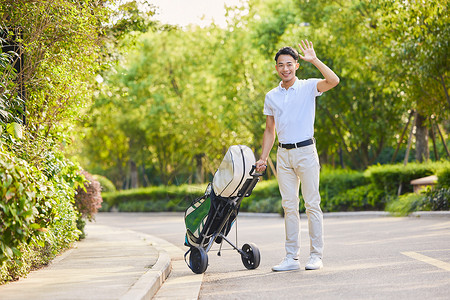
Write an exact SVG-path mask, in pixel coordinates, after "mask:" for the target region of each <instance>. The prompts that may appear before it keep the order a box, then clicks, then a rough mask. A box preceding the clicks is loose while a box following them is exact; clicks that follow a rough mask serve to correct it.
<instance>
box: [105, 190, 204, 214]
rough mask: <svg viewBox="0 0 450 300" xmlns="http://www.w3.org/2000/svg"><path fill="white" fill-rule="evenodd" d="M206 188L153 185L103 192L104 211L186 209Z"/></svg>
mask: <svg viewBox="0 0 450 300" xmlns="http://www.w3.org/2000/svg"><path fill="white" fill-rule="evenodd" d="M204 188H206V186H204V185H181V186H153V187H147V188H139V189H132V190H126V191H119V192H113V193H103V194H102V197H103V204H102V211H105V210H106V211H109V210H111V209H112V208H113V207H116V208H118V209H119V211H140V210H139V209H143V210H142V211H184V210H185V209H186V207H187V206H188V205H189V203H191V202H192V201H193V200H194V199H195V198H197V197H199V196H200V195H201V193H202V192H203V191H204ZM122 209H124V210H122Z"/></svg>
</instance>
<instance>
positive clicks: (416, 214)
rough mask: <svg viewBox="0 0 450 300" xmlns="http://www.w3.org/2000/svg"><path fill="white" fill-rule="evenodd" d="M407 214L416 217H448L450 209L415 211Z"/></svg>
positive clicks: (449, 216)
mask: <svg viewBox="0 0 450 300" xmlns="http://www.w3.org/2000/svg"><path fill="white" fill-rule="evenodd" d="M409 216H410V217H416V218H450V211H415V212H413V213H411V214H410V215H409Z"/></svg>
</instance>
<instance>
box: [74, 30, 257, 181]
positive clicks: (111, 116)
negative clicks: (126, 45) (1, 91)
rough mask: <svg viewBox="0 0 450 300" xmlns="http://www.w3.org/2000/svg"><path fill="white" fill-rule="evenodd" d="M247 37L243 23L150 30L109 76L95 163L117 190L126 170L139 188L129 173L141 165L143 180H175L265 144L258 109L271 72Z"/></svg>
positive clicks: (96, 130) (96, 116)
mask: <svg viewBox="0 0 450 300" xmlns="http://www.w3.org/2000/svg"><path fill="white" fill-rule="evenodd" d="M205 36H206V37H208V38H207V39H205ZM237 36H242V38H238V37H237ZM244 37H245V32H243V31H242V30H241V29H239V28H237V27H236V28H235V30H233V31H232V32H228V31H224V30H222V29H220V28H217V27H213V28H207V29H203V28H199V27H196V28H194V29H192V30H190V31H187V32H186V31H182V30H180V29H170V30H162V31H157V32H149V33H147V34H145V35H144V36H143V37H142V40H141V44H140V46H139V47H138V48H137V50H136V51H135V52H134V55H132V56H130V57H132V58H130V59H129V60H128V61H127V62H126V64H124V66H123V67H122V68H120V69H119V71H118V73H117V74H111V75H110V76H105V83H104V84H102V86H101V88H102V91H101V93H100V94H99V95H98V97H97V98H96V103H95V105H94V106H92V108H91V110H90V112H89V115H90V116H91V118H90V119H89V120H87V121H86V122H85V125H84V129H83V130H84V132H85V136H86V139H85V143H84V152H83V153H84V154H85V155H86V157H88V158H89V161H88V162H87V163H88V168H89V169H94V170H96V169H98V168H99V169H101V170H102V171H103V173H102V174H105V175H107V176H108V177H109V178H112V179H113V181H114V183H115V185H116V186H117V187H122V186H123V185H124V183H125V182H126V180H127V179H126V178H124V174H128V176H129V177H131V181H132V184H131V186H135V187H136V186H137V183H136V182H134V181H133V177H132V172H131V171H128V170H129V169H132V171H133V168H134V170H135V171H136V172H137V171H138V167H139V173H140V174H141V183H142V182H145V181H144V179H145V176H148V177H150V176H152V177H158V178H160V179H161V182H162V183H163V184H171V183H175V182H176V181H177V177H179V176H180V175H182V174H183V173H184V174H195V173H196V172H197V171H199V170H200V171H199V172H198V173H201V172H205V171H206V172H210V173H211V172H214V169H215V168H214V167H213V166H215V165H217V164H218V163H219V162H220V159H221V158H222V155H223V153H224V152H225V151H226V149H227V148H228V146H229V145H231V144H239V143H242V144H247V145H250V146H254V148H259V140H260V133H261V126H262V123H263V116H262V115H259V114H256V115H255V114H254V111H255V110H260V109H261V107H262V101H263V97H264V96H263V94H262V92H261V91H262V89H261V88H259V87H258V86H260V85H261V84H262V82H263V80H264V76H261V74H262V72H261V73H258V72H257V70H259V69H261V67H262V65H261V64H260V63H257V62H258V55H259V54H258V52H256V50H252V48H251V46H250V45H249V44H248V42H247V41H246V40H245V38H244ZM156 57H157V58H158V59H155V58H156ZM249 58H250V59H249ZM206 61H208V62H209V63H203V62H206ZM255 119H257V121H253V120H255ZM205 137H206V138H205ZM99 141H101V143H99ZM112 161H114V162H115V163H114V164H112V163H111V162H112ZM146 166H152V170H154V172H152V173H153V174H149V173H148V172H147V173H146V172H145V170H146ZM141 170H142V171H141ZM192 177H193V176H192V175H191V178H190V179H189V180H190V181H198V182H200V181H205V179H204V178H203V179H201V178H199V177H200V176H198V177H196V178H192Z"/></svg>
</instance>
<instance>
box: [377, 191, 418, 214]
mask: <svg viewBox="0 0 450 300" xmlns="http://www.w3.org/2000/svg"><path fill="white" fill-rule="evenodd" d="M424 198H425V196H424V195H423V194H413V193H410V194H405V195H402V196H400V197H398V198H395V199H393V200H392V201H390V202H389V203H388V204H387V205H386V210H387V211H389V212H390V213H392V214H394V215H396V216H406V215H408V214H410V213H411V212H413V211H417V210H421V209H422V207H423V202H424Z"/></svg>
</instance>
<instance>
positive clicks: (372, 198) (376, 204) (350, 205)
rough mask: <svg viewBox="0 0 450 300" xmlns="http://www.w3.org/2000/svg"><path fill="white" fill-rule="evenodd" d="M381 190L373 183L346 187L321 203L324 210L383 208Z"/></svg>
mask: <svg viewBox="0 0 450 300" xmlns="http://www.w3.org/2000/svg"><path fill="white" fill-rule="evenodd" d="M382 194H383V193H382V192H381V191H380V190H378V189H377V188H376V187H375V186H374V185H373V184H367V185H362V186H358V187H355V188H352V189H348V190H346V191H344V192H341V193H339V194H337V195H336V196H334V197H332V198H331V199H330V201H328V202H325V203H324V204H322V206H323V211H325V212H336V211H337V212H339V211H365V210H384V207H385V202H384V201H383V200H384V199H383V197H382Z"/></svg>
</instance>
